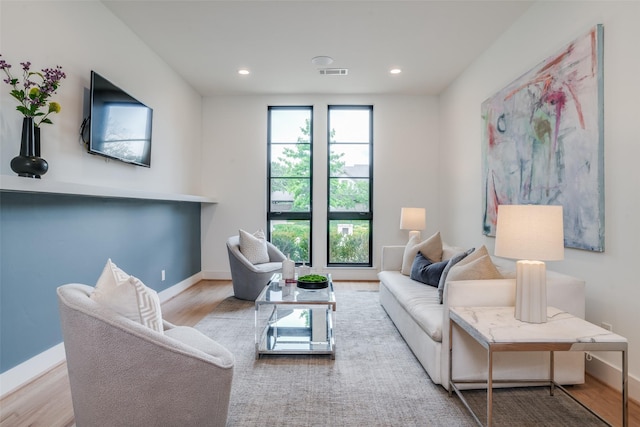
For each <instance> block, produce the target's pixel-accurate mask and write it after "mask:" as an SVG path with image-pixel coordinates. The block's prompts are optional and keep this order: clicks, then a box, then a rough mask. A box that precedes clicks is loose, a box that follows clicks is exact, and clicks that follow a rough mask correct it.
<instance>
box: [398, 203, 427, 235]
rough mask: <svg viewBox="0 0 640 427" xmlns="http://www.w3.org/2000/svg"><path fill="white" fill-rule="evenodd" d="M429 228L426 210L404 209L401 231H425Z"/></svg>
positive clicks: (401, 212)
mask: <svg viewBox="0 0 640 427" xmlns="http://www.w3.org/2000/svg"><path fill="white" fill-rule="evenodd" d="M425 228H427V211H426V209H425V208H402V210H401V211H400V230H424V229H425Z"/></svg>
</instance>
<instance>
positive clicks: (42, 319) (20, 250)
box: [0, 192, 201, 372]
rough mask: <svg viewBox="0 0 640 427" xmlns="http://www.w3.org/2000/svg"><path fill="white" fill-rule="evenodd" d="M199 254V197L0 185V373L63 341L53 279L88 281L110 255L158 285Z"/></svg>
mask: <svg viewBox="0 0 640 427" xmlns="http://www.w3.org/2000/svg"><path fill="white" fill-rule="evenodd" d="M200 254H201V245H200V203H190V202H173V201H160V200H137V199H114V198H99V197H86V196H75V195H59V194H40V193H12V192H1V193H0V334H1V336H0V342H1V343H2V345H1V346H0V372H5V371H7V370H8V369H11V368H13V367H14V366H16V365H18V364H20V363H22V362H24V361H26V360H28V359H30V358H31V357H33V356H35V355H37V354H39V353H41V352H43V351H45V350H47V349H49V348H51V347H53V346H55V345H56V344H58V343H60V342H61V341H62V334H61V331H60V320H59V314H58V302H57V299H56V288H57V287H58V286H60V285H62V284H65V283H85V284H88V285H91V286H94V285H95V282H96V280H97V279H98V277H99V276H100V274H101V273H102V269H103V268H104V265H105V263H106V261H107V259H108V258H111V260H112V261H113V262H114V263H115V264H117V265H118V266H119V267H120V268H122V269H123V270H124V271H126V272H127V273H129V274H131V275H133V276H136V277H137V278H139V279H140V280H142V281H143V282H144V283H145V284H146V285H147V286H149V287H150V288H152V289H155V290H156V291H162V290H164V289H166V288H169V287H171V286H173V285H175V284H176V283H179V282H181V281H183V280H185V279H187V278H189V277H191V276H193V275H194V274H197V273H199V272H200V271H201V262H200ZM162 270H165V271H166V280H165V281H164V282H163V281H161V271H162Z"/></svg>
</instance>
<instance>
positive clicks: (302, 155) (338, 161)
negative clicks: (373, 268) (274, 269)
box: [271, 119, 370, 263]
mask: <svg viewBox="0 0 640 427" xmlns="http://www.w3.org/2000/svg"><path fill="white" fill-rule="evenodd" d="M310 131H311V123H310V121H309V119H307V120H305V126H304V127H301V128H300V132H301V135H302V136H300V137H298V142H297V143H296V144H290V145H288V146H284V147H283V152H282V155H281V156H279V157H278V158H277V159H273V160H272V162H271V176H272V179H271V191H272V194H273V193H274V192H276V191H281V192H282V193H285V194H290V195H292V196H293V204H292V207H291V209H290V210H288V211H289V212H309V210H310V209H311V186H310V182H311V145H310V144H309V143H308V141H309V140H310ZM334 134H335V130H332V131H331V135H330V138H331V139H333V136H334ZM343 156H344V154H343V153H336V152H331V153H330V155H329V173H330V176H331V177H333V178H332V179H331V180H330V189H329V204H330V210H331V211H332V212H349V211H357V210H361V209H363V208H364V209H365V210H368V207H369V181H368V180H367V179H356V180H353V179H343V177H346V174H345V162H344V160H343V159H342V157H343ZM340 223H341V224H347V223H353V224H354V230H353V234H349V235H347V234H345V235H343V234H342V233H340V232H339V231H338V230H337V227H334V226H332V227H331V230H329V234H330V239H329V244H330V249H329V262H331V263H367V262H369V260H368V256H369V232H370V230H369V223H368V221H364V222H363V221H340ZM332 224H333V222H332ZM360 224H364V226H363V225H360ZM336 226H337V223H336ZM310 231H311V228H310V225H309V221H293V220H289V221H286V222H285V223H277V222H276V223H274V225H273V229H272V231H271V242H272V243H273V244H274V245H276V246H277V247H278V248H279V249H280V250H281V251H282V252H283V253H284V254H286V255H289V256H291V259H293V260H294V261H296V262H297V263H301V262H303V261H304V262H306V263H309V249H308V248H309V235H310Z"/></svg>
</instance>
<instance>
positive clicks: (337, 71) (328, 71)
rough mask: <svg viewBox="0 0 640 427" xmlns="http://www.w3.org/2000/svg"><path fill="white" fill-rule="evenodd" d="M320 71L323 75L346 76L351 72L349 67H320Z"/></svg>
mask: <svg viewBox="0 0 640 427" xmlns="http://www.w3.org/2000/svg"><path fill="white" fill-rule="evenodd" d="M318 71H319V72H320V74H321V75H323V76H346V75H347V74H349V69H348V68H320V69H319V70H318Z"/></svg>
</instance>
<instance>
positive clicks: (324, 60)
mask: <svg viewBox="0 0 640 427" xmlns="http://www.w3.org/2000/svg"><path fill="white" fill-rule="evenodd" d="M311 63H312V64H313V65H315V66H317V67H326V66H327V65H329V64H331V63H333V58H332V57H330V56H314V57H313V58H311Z"/></svg>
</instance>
